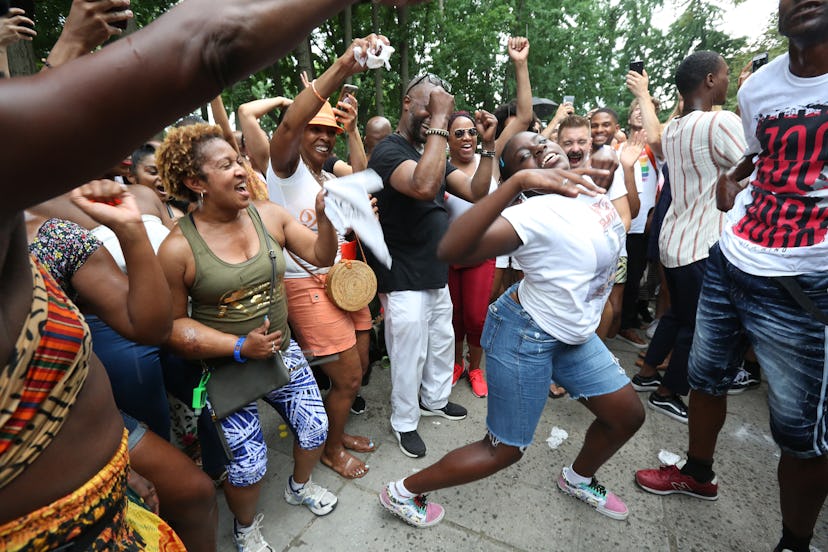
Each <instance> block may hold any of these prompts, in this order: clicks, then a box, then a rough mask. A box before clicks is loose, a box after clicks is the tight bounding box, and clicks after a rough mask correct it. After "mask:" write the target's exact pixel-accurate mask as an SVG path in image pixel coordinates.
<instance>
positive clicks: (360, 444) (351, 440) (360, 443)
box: [342, 433, 377, 452]
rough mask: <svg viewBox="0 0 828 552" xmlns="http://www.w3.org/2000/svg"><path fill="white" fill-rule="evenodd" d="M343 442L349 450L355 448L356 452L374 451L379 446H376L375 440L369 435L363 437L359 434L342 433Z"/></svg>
mask: <svg viewBox="0 0 828 552" xmlns="http://www.w3.org/2000/svg"><path fill="white" fill-rule="evenodd" d="M342 444H343V445H344V446H345V448H346V449H348V450H355V451H356V452H374V451H375V450H377V447H376V446H374V441H372V440H371V439H369V438H368V437H361V436H359V435H348V434H347V433H344V434H343V435H342Z"/></svg>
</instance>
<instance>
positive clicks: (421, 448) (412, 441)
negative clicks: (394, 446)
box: [394, 429, 426, 458]
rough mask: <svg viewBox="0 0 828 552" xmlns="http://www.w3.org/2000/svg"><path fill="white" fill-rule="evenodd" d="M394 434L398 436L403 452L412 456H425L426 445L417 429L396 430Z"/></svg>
mask: <svg viewBox="0 0 828 552" xmlns="http://www.w3.org/2000/svg"><path fill="white" fill-rule="evenodd" d="M394 435H395V436H396V437H397V442H398V443H399V444H400V450H401V451H402V453H403V454H405V455H406V456H410V457H411V458H422V457H423V456H425V454H426V446H425V443H424V442H423V440H422V439H421V438H420V434H419V433H417V430H416V429H415V430H414V431H394Z"/></svg>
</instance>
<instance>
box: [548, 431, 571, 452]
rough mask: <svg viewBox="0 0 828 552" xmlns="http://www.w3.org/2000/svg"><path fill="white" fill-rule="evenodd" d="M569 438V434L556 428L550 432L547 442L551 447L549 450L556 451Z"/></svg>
mask: <svg viewBox="0 0 828 552" xmlns="http://www.w3.org/2000/svg"><path fill="white" fill-rule="evenodd" d="M567 437H569V433H567V432H566V431H564V430H563V429H561V428H559V427H558V426H555V427H553V428H552V431H550V432H549V438H548V439H547V440H546V444H548V445H549V448H551V449H556V448H558V447H559V446H561V443H563V442H564V441H566V439H567Z"/></svg>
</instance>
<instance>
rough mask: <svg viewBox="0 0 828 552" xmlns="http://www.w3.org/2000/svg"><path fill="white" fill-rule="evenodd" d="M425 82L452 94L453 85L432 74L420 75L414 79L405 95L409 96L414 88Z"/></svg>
mask: <svg viewBox="0 0 828 552" xmlns="http://www.w3.org/2000/svg"><path fill="white" fill-rule="evenodd" d="M423 81H427V82H430V83H431V84H433V85H435V86H440V87H442V88H443V90H445V91H446V92H448V93H449V94H451V85H450V84H449V83H447V82H446V81H444V80H443V79H441V78H440V77H438V76H437V75H434V74H432V73H424V74H422V75H420V76H419V77H417V78H416V79H414V80H413V81H412V82H411V84H409V85H408V88H406V89H405V94H404V95H405V96H407V95H408V93H409V92H411V89H412V88H414V87H415V86H417V85H418V84H420V83H421V82H423Z"/></svg>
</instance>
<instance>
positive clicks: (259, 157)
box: [238, 96, 293, 174]
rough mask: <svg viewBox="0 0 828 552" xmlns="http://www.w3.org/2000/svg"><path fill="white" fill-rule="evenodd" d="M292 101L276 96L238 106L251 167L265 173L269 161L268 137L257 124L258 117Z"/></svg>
mask: <svg viewBox="0 0 828 552" xmlns="http://www.w3.org/2000/svg"><path fill="white" fill-rule="evenodd" d="M292 103H293V100H291V99H289V98H284V97H282V96H276V97H275V98H264V99H263V100H253V101H252V102H247V103H243V104H241V105H240V106H239V109H238V116H239V128H241V131H242V136H243V137H244V145H245V147H246V148H247V156H248V157H249V158H250V164H251V165H253V168H254V169H256V170H257V171H259V172H260V173H262V174H267V164H268V163H269V162H270V138H269V137H268V135H267V133H266V132H265V131H264V129H262V127H261V125H260V124H259V119H261V118H262V117H264V116H265V114H266V113H269V112H271V111H273V110H274V109H284V108H286V107H287V106H289V105H290V104H292Z"/></svg>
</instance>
